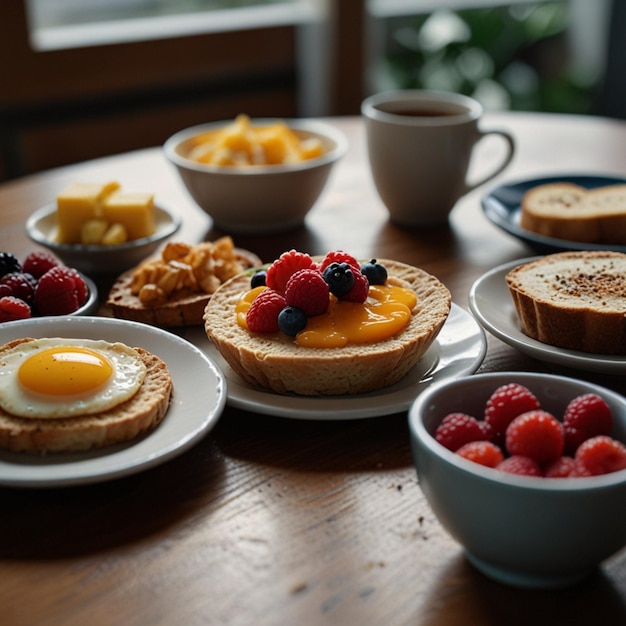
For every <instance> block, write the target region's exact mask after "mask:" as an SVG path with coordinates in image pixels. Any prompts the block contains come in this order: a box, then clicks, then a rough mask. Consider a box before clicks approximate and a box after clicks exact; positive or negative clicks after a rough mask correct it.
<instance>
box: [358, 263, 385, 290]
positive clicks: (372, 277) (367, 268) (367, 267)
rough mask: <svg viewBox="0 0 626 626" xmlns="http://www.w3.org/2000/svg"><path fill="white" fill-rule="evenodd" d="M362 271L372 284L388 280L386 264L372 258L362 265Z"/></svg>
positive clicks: (379, 283)
mask: <svg viewBox="0 0 626 626" xmlns="http://www.w3.org/2000/svg"><path fill="white" fill-rule="evenodd" d="M361 273H362V274H364V275H365V277H366V278H367V281H368V282H369V284H370V285H384V284H385V282H386V281H387V270H386V269H385V266H384V265H381V264H380V263H377V261H376V259H372V260H371V261H368V262H367V263H364V264H363V265H362V266H361Z"/></svg>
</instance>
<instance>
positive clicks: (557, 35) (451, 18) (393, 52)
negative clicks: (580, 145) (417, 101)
mask: <svg viewBox="0 0 626 626" xmlns="http://www.w3.org/2000/svg"><path fill="white" fill-rule="evenodd" d="M388 29H389V32H390V34H391V37H390V38H389V42H390V43H389V45H388V49H387V51H386V54H385V60H384V66H383V75H384V78H383V81H384V82H386V83H387V84H386V85H385V87H395V88H402V89H411V88H412V89H439V90H446V91H455V92H458V93H464V94H467V95H471V96H473V97H475V98H477V99H478V100H479V101H481V102H482V103H483V105H484V106H485V107H486V108H491V109H511V110H525V111H547V112H563V113H586V112H588V111H589V110H590V107H591V100H592V92H593V89H594V86H595V85H594V80H595V77H593V76H586V75H584V73H583V72H581V71H580V70H579V69H577V68H576V67H574V66H573V65H572V63H571V60H570V56H569V55H568V40H567V38H568V5H567V3H566V2H540V3H531V4H517V5H515V4H514V5H510V6H497V7H492V8H477V9H467V10H459V11H450V10H437V11H435V12H433V13H431V14H428V15H421V16H414V17H410V18H407V17H404V18H392V19H391V20H390V22H389V24H388Z"/></svg>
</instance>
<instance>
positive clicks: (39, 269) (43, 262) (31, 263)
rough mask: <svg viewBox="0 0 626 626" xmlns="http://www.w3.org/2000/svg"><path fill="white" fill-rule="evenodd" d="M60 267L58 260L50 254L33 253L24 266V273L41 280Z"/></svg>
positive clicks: (26, 259)
mask: <svg viewBox="0 0 626 626" xmlns="http://www.w3.org/2000/svg"><path fill="white" fill-rule="evenodd" d="M57 265H59V262H58V261H57V259H56V258H55V257H54V256H52V255H51V254H50V253H49V252H31V253H30V254H29V255H28V256H27V257H26V258H25V259H24V263H23V264H22V271H24V272H28V273H29V274H31V275H32V276H34V277H35V278H41V276H43V275H44V274H45V273H46V272H47V271H48V270H51V269H52V268H53V267H56V266H57Z"/></svg>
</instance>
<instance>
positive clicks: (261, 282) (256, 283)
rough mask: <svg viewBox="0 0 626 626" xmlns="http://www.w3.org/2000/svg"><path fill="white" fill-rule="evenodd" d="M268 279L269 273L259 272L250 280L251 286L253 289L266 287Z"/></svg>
mask: <svg viewBox="0 0 626 626" xmlns="http://www.w3.org/2000/svg"><path fill="white" fill-rule="evenodd" d="M266 278H267V272H266V271H265V270H259V271H258V272H255V273H254V274H253V275H252V278H251V279H250V286H251V287H252V289H254V288H255V287H265V279H266Z"/></svg>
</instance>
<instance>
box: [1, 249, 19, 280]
mask: <svg viewBox="0 0 626 626" xmlns="http://www.w3.org/2000/svg"><path fill="white" fill-rule="evenodd" d="M21 271H22V266H21V265H20V262H19V261H18V260H17V257H16V256H15V255H14V254H11V253H10V252H0V276H4V275H5V274H12V273H13V272H21Z"/></svg>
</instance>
